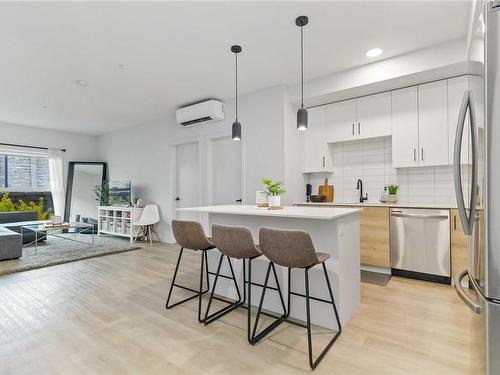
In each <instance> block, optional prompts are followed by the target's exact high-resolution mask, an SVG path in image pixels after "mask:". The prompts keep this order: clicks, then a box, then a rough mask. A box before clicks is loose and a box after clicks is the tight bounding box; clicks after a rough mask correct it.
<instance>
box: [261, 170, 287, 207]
mask: <svg viewBox="0 0 500 375" xmlns="http://www.w3.org/2000/svg"><path fill="white" fill-rule="evenodd" d="M261 182H262V183H263V184H264V185H266V190H265V192H266V194H267V204H268V205H269V208H270V209H279V208H281V197H280V195H281V194H284V193H285V192H286V190H283V189H282V188H281V185H282V184H283V181H276V182H273V181H272V180H271V179H270V178H263V179H262V180H261Z"/></svg>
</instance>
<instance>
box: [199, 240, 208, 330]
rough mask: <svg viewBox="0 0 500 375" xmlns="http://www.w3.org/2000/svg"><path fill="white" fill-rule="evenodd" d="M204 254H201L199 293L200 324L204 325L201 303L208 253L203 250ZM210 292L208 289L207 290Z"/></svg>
mask: <svg viewBox="0 0 500 375" xmlns="http://www.w3.org/2000/svg"><path fill="white" fill-rule="evenodd" d="M202 251H203V253H202V254H201V265H200V288H199V293H198V322H200V323H202V322H203V319H202V318H201V301H202V299H203V294H204V292H203V274H204V271H205V270H204V268H205V266H204V263H205V259H206V258H207V256H206V253H207V252H206V251H205V250H202ZM207 291H208V288H207Z"/></svg>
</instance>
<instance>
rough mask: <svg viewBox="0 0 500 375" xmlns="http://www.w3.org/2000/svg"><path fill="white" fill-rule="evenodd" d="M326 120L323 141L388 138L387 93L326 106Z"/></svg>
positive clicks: (389, 132) (388, 110) (389, 94)
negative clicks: (325, 135) (325, 137)
mask: <svg viewBox="0 0 500 375" xmlns="http://www.w3.org/2000/svg"><path fill="white" fill-rule="evenodd" d="M326 118H327V142H331V143H333V142H343V141H352V140H355V139H366V138H375V137H384V136H387V135H391V93H389V92H387V93H385V92H384V93H381V94H376V95H369V96H364V97H361V98H357V99H351V100H345V101H342V102H337V103H333V104H329V105H328V106H327V115H326Z"/></svg>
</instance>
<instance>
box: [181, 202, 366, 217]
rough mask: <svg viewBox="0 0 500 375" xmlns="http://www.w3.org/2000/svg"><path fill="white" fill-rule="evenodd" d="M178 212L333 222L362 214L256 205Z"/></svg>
mask: <svg viewBox="0 0 500 375" xmlns="http://www.w3.org/2000/svg"><path fill="white" fill-rule="evenodd" d="M177 211H191V212H206V213H213V214H229V215H247V216H248V215H249V216H268V217H284V218H298V219H322V220H333V219H338V218H340V217H343V216H347V215H352V214H355V213H358V212H360V211H361V210H359V209H357V208H339V207H335V208H334V207H332V208H328V207H327V208H325V207H296V206H284V207H283V209H282V210H268V209H267V208H261V207H257V206H255V205H225V206H205V207H189V208H178V209H177Z"/></svg>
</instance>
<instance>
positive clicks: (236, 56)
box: [234, 53, 238, 121]
mask: <svg viewBox="0 0 500 375" xmlns="http://www.w3.org/2000/svg"><path fill="white" fill-rule="evenodd" d="M234 56H235V58H236V80H235V81H236V121H238V54H237V53H235V54H234Z"/></svg>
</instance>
